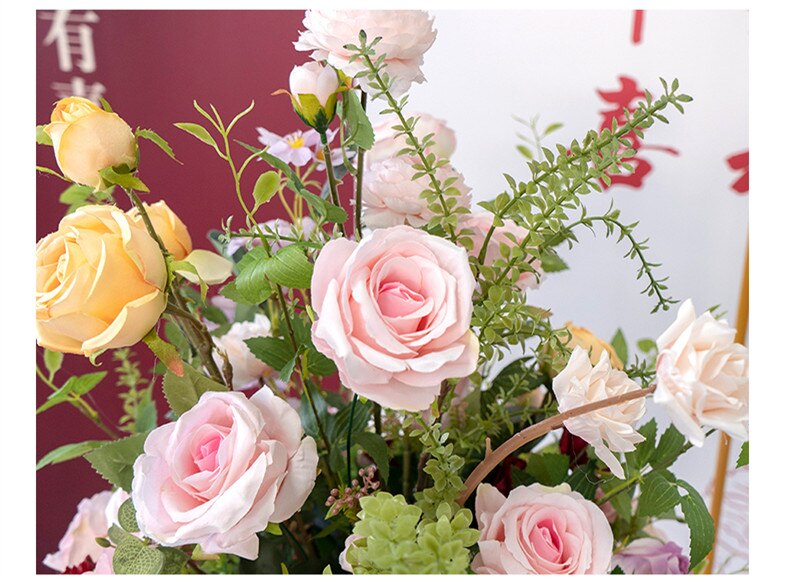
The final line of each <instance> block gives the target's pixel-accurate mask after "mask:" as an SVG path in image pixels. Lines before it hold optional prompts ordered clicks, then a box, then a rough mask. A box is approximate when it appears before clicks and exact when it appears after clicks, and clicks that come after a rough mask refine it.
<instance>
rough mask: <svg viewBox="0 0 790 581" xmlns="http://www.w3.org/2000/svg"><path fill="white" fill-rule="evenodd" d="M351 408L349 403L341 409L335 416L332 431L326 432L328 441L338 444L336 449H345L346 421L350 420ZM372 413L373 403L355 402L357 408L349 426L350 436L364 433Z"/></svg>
mask: <svg viewBox="0 0 790 581" xmlns="http://www.w3.org/2000/svg"><path fill="white" fill-rule="evenodd" d="M351 407H352V405H351V404H350V403H347V404H345V405H344V406H343V407H341V408H340V409H339V410H338V412H337V414H335V423H334V425H333V426H332V429H331V430H328V432H329V439H330V440H332V442H337V443H338V444H339V446H338V447H342V448H343V449H345V446H346V438H347V437H348V421H349V419H351ZM372 411H373V402H371V401H364V402H363V401H362V400H361V399H360V400H359V401H357V406H356V407H355V408H354V420H353V423H352V425H351V433H352V434H354V433H356V432H364V431H365V429H366V428H367V426H368V421H369V420H370V414H371V412H372Z"/></svg>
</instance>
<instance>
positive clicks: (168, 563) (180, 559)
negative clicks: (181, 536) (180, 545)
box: [157, 547, 189, 575]
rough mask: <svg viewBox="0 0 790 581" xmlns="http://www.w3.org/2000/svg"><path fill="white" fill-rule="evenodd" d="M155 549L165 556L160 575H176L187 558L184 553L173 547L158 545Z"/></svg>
mask: <svg viewBox="0 0 790 581" xmlns="http://www.w3.org/2000/svg"><path fill="white" fill-rule="evenodd" d="M157 550H158V551H159V552H160V553H162V555H163V556H164V558H165V562H164V565H162V571H161V572H160V575H178V574H179V573H181V569H182V568H183V567H184V565H185V564H186V562H187V561H188V560H189V557H188V556H187V555H186V553H184V551H181V550H180V549H176V548H173V547H158V548H157Z"/></svg>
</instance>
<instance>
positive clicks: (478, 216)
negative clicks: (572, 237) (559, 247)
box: [461, 212, 543, 291]
mask: <svg viewBox="0 0 790 581" xmlns="http://www.w3.org/2000/svg"><path fill="white" fill-rule="evenodd" d="M504 222H505V224H504V226H500V227H497V228H496V229H495V230H494V233H493V234H492V235H491V239H490V240H489V242H488V250H486V257H485V265H486V266H491V264H493V262H494V260H496V259H497V258H502V253H501V252H500V251H499V245H500V244H505V245H507V246H510V247H511V248H512V247H513V246H518V245H519V244H520V243H521V241H522V240H523V239H524V238H526V237H527V236H528V235H529V230H527V229H526V228H522V227H521V226H519V225H518V224H516V223H515V222H514V221H513V220H510V219H505V220H504ZM493 223H494V215H493V214H492V213H491V212H476V213H473V214H467V215H466V216H464V217H463V218H462V221H461V227H462V228H471V230H472V242H473V244H474V247H473V248H472V253H473V254H474V255H479V254H480V251H481V250H482V248H483V242H484V241H485V238H486V234H488V230H489V229H490V228H491V225H492V224H493ZM514 239H515V240H514ZM530 260H532V262H530V263H529V265H530V266H531V267H532V269H533V270H535V272H532V271H530V270H528V271H525V272H522V273H521V276H519V278H518V283H517V285H518V287H519V288H520V289H521V290H522V291H526V290H527V289H528V288H531V289H535V288H538V285H539V284H540V281H541V280H542V279H543V270H542V269H541V267H540V260H538V259H537V258H535V259H533V258H532V256H530V255H525V256H524V262H525V263H526V262H528V261H530Z"/></svg>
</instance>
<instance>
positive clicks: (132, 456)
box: [85, 434, 148, 492]
mask: <svg viewBox="0 0 790 581" xmlns="http://www.w3.org/2000/svg"><path fill="white" fill-rule="evenodd" d="M147 436H148V434H135V435H133V436H129V437H128V438H122V439H120V440H114V441H112V442H108V443H106V444H105V445H103V446H102V447H101V448H96V449H95V450H92V451H90V452H88V453H87V454H85V459H86V460H87V461H88V462H90V463H91V466H93V469H94V470H96V472H98V473H99V474H100V475H101V476H102V477H103V478H104V479H105V480H107V481H108V482H110V484H113V485H115V486H117V487H119V488H123V489H124V490H126V491H127V492H129V491H130V490H131V487H132V477H133V476H134V474H133V472H132V465H134V461H135V460H137V457H138V456H139V455H140V454H142V453H143V444H145V439H146V437H147Z"/></svg>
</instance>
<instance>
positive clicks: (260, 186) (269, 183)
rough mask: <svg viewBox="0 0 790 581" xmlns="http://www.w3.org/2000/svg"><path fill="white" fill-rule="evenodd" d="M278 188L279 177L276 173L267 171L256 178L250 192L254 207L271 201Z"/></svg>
mask: <svg viewBox="0 0 790 581" xmlns="http://www.w3.org/2000/svg"><path fill="white" fill-rule="evenodd" d="M279 187H280V176H279V175H277V172H274V171H267V172H265V173H262V174H261V175H259V176H258V179H257V180H256V181H255V187H254V188H253V190H252V197H253V198H254V199H255V205H256V206H262V205H263V204H265V203H266V202H268V201H269V200H271V199H272V198H273V197H274V195H275V194H276V193H277V190H278V188H279Z"/></svg>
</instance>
